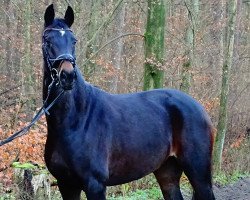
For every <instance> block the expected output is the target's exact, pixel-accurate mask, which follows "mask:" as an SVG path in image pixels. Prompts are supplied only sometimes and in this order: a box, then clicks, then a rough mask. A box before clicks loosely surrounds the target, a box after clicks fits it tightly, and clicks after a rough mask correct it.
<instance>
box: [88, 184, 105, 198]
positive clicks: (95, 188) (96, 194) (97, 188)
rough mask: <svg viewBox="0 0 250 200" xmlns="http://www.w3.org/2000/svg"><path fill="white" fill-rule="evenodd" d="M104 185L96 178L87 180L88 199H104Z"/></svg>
mask: <svg viewBox="0 0 250 200" xmlns="http://www.w3.org/2000/svg"><path fill="white" fill-rule="evenodd" d="M105 194H106V186H105V185H104V184H103V183H101V182H99V181H97V180H96V179H91V180H89V182H88V186H87V190H86V196H87V199H90V200H105V199H106V197H105Z"/></svg>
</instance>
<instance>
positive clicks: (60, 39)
mask: <svg viewBox="0 0 250 200" xmlns="http://www.w3.org/2000/svg"><path fill="white" fill-rule="evenodd" d="M44 20H45V25H44V31H43V38H42V40H43V56H44V62H45V68H46V69H45V70H46V71H48V72H49V73H50V74H51V77H52V78H57V79H58V80H59V83H60V85H61V86H62V88H63V89H64V90H70V89H72V87H73V85H74V81H75V79H76V72H75V44H76V38H75V36H74V34H73V32H72V31H71V29H70V27H71V25H72V24H73V22H74V12H73V10H72V8H71V7H70V6H68V8H67V11H66V13H65V16H64V19H61V18H55V11H54V7H53V4H51V5H50V6H48V7H47V9H46V11H45V15H44Z"/></svg>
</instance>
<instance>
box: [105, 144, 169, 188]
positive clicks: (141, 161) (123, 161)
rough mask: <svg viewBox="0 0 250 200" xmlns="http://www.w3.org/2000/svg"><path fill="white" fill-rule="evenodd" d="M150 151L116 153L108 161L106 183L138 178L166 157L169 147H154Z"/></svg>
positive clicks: (120, 182)
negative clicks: (154, 149)
mask: <svg viewBox="0 0 250 200" xmlns="http://www.w3.org/2000/svg"><path fill="white" fill-rule="evenodd" d="M156 149H157V150H158V152H157V151H153V152H151V153H148V152H147V151H145V152H139V153H138V152H137V153H131V154H125V155H120V156H119V155H117V157H113V159H112V161H110V163H112V164H110V168H109V179H108V181H107V183H106V184H107V185H119V184H123V183H127V182H130V181H133V180H137V179H140V178H142V177H144V176H146V175H148V174H150V173H152V172H154V171H155V170H157V169H158V168H159V167H160V166H161V165H162V163H163V162H164V161H165V160H166V159H167V157H168V154H169V148H168V146H166V148H162V149H159V148H156Z"/></svg>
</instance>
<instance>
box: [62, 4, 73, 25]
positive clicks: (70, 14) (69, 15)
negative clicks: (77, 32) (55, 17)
mask: <svg viewBox="0 0 250 200" xmlns="http://www.w3.org/2000/svg"><path fill="white" fill-rule="evenodd" d="M64 20H65V22H66V24H67V25H68V27H71V25H72V24H73V23H74V11H73V9H72V8H71V6H68V8H67V10H66V13H65V16H64Z"/></svg>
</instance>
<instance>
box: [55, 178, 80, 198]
mask: <svg viewBox="0 0 250 200" xmlns="http://www.w3.org/2000/svg"><path fill="white" fill-rule="evenodd" d="M58 187H59V190H60V193H61V195H62V198H63V200H80V195H81V189H80V188H74V187H72V186H70V185H68V184H65V183H63V182H60V181H58Z"/></svg>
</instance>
